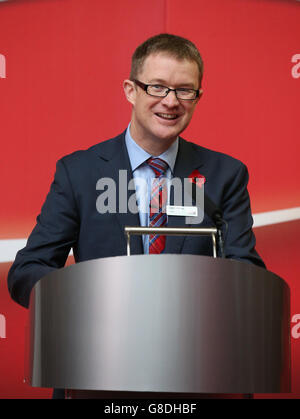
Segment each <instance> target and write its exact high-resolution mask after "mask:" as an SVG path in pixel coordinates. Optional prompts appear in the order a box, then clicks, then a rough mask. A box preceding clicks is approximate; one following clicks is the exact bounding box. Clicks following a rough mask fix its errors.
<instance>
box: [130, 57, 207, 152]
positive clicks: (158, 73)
mask: <svg viewBox="0 0 300 419" xmlns="http://www.w3.org/2000/svg"><path fill="white" fill-rule="evenodd" d="M137 79H138V80H139V81H141V82H143V83H145V84H159V85H163V86H167V87H171V88H173V89H175V88H179V87H185V88H191V89H199V87H200V86H199V69H198V66H197V63H196V62H194V61H188V60H177V59H176V58H173V57H171V56H170V55H167V54H165V53H159V54H151V55H149V56H148V57H147V58H146V60H145V62H144V65H143V67H142V70H141V72H140V73H139V74H138V76H137ZM125 91H126V89H125ZM127 98H128V100H129V101H130V102H131V103H132V105H133V112H132V121H131V134H132V136H133V138H134V139H135V140H136V141H137V142H138V143H140V144H141V145H142V146H143V143H144V144H149V143H151V142H152V143H153V142H157V141H159V142H160V143H164V144H165V146H166V147H165V148H166V149H167V148H168V147H169V146H170V145H171V144H172V142H173V141H174V140H175V139H176V138H177V136H178V135H179V134H180V133H181V132H182V131H183V130H184V129H185V128H186V127H187V126H188V124H189V122H190V120H191V118H192V115H193V112H194V110H195V107H196V104H197V102H198V99H195V100H193V101H189V100H180V99H177V98H176V96H175V92H169V94H168V95H167V96H166V97H163V98H162V97H153V96H150V95H148V94H147V93H146V92H145V91H144V90H143V89H141V88H140V87H138V86H136V85H135V84H132V88H131V91H130V99H129V97H128V95H127ZM146 148H147V147H146Z"/></svg>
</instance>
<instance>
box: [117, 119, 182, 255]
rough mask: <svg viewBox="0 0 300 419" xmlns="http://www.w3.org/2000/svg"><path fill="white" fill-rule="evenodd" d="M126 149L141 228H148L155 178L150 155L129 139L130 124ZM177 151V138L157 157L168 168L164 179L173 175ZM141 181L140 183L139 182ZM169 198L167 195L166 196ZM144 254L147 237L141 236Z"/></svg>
mask: <svg viewBox="0 0 300 419" xmlns="http://www.w3.org/2000/svg"><path fill="white" fill-rule="evenodd" d="M125 142H126V147H127V151H128V155H129V160H130V164H131V169H132V173H133V178H134V181H135V187H136V199H137V204H138V208H139V216H140V223H141V226H149V205H150V195H151V184H152V180H153V179H154V178H155V174H154V172H153V170H152V169H151V168H150V167H149V166H148V164H147V163H146V160H148V159H149V158H150V157H152V156H151V154H149V153H147V151H145V150H144V149H142V148H141V147H140V146H139V145H138V144H137V143H136V142H135V141H134V139H133V138H132V137H131V134H130V124H129V126H128V128H127V131H126V135H125ZM177 151H178V138H177V139H176V140H175V141H174V143H173V144H172V145H171V147H169V148H168V150H167V151H165V152H164V153H162V154H161V155H160V156H156V157H159V158H160V159H162V160H164V161H165V162H167V163H168V165H169V168H168V170H167V172H166V178H168V179H171V178H172V177H173V173H174V166H175V161H176V157H177ZM139 179H141V181H140V180H139ZM168 196H169V194H168ZM143 246H144V253H149V235H144V236H143Z"/></svg>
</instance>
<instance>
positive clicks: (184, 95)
mask: <svg viewBox="0 0 300 419" xmlns="http://www.w3.org/2000/svg"><path fill="white" fill-rule="evenodd" d="M133 81H134V83H135V84H136V85H137V86H139V87H140V88H141V89H143V90H145V92H146V93H147V94H148V95H150V96H156V97H166V96H167V95H168V94H169V92H175V95H176V97H177V99H180V100H195V99H196V98H197V97H199V96H200V94H202V89H198V90H195V89H186V88H184V87H180V88H178V89H170V88H169V87H166V86H161V85H160V84H145V83H142V82H141V81H139V80H136V79H134V80H133Z"/></svg>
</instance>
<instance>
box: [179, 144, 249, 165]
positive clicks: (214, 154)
mask: <svg viewBox="0 0 300 419" xmlns="http://www.w3.org/2000/svg"><path fill="white" fill-rule="evenodd" d="M183 141H184V142H185V143H186V144H187V145H188V146H189V147H191V149H192V150H193V152H194V153H195V154H197V155H198V156H199V158H201V160H204V161H205V162H214V163H215V164H220V165H222V166H223V165H225V166H230V167H231V168H232V169H234V168H237V169H238V168H241V167H246V165H245V163H243V162H242V161H241V160H239V159H237V158H236V157H233V156H231V155H229V154H226V153H223V152H220V151H215V150H211V149H209V148H206V147H203V146H200V145H198V144H195V143H193V142H190V141H186V140H183Z"/></svg>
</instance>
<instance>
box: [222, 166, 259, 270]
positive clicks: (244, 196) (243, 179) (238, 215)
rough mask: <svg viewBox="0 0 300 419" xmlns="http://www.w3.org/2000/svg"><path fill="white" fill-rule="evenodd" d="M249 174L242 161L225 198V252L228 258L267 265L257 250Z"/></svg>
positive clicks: (226, 191)
mask: <svg viewBox="0 0 300 419" xmlns="http://www.w3.org/2000/svg"><path fill="white" fill-rule="evenodd" d="M248 180H249V175H248V170H247V167H246V166H245V165H244V164H243V163H241V165H240V166H239V168H238V170H237V172H235V174H234V176H233V177H232V178H231V180H230V182H229V184H228V186H227V189H226V190H225V192H224V198H223V205H222V208H223V218H224V220H225V221H226V222H227V228H226V231H225V234H224V236H225V254H226V257H227V258H232V259H239V260H243V261H246V262H251V263H254V264H256V265H258V266H261V267H265V264H264V262H263V261H262V259H261V258H260V256H259V255H258V253H257V252H256V250H255V244H256V240H255V235H254V233H253V231H252V225H253V218H252V214H251V207H250V198H249V194H248V190H247V185H248Z"/></svg>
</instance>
